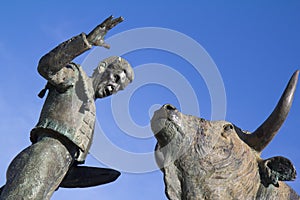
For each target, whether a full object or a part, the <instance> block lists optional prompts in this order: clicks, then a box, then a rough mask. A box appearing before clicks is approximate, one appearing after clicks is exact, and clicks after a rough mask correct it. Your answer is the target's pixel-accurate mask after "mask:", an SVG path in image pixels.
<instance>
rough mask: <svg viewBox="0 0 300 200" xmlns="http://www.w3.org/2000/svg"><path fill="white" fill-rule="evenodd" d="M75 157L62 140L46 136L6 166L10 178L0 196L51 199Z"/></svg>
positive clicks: (12, 199)
mask: <svg viewBox="0 0 300 200" xmlns="http://www.w3.org/2000/svg"><path fill="white" fill-rule="evenodd" d="M73 159H74V158H73V157H72V155H71V153H70V152H69V151H68V149H67V148H66V147H65V146H64V145H63V144H62V143H61V142H60V141H59V140H57V139H54V138H51V137H43V138H42V139H41V140H40V141H38V142H37V143H35V144H33V145H31V146H29V147H28V148H26V149H25V150H23V151H22V152H21V153H20V154H18V155H17V156H16V157H15V158H14V160H13V161H12V163H11V164H10V166H9V168H8V170H7V181H6V185H5V187H4V188H3V191H2V194H1V197H0V199H1V200H21V199H22V200H27V199H35V200H45V199H50V197H51V196H52V194H53V192H54V191H55V189H57V188H58V186H59V184H60V183H61V181H62V180H63V178H64V176H65V174H66V173H67V171H68V169H69V168H70V166H71V165H72V163H73Z"/></svg>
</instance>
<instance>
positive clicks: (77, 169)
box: [0, 16, 134, 200]
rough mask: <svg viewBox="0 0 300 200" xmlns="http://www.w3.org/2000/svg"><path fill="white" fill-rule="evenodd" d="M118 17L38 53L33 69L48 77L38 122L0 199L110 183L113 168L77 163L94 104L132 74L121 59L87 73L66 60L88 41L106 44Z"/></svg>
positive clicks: (11, 169) (87, 45)
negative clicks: (36, 67) (49, 49)
mask: <svg viewBox="0 0 300 200" xmlns="http://www.w3.org/2000/svg"><path fill="white" fill-rule="evenodd" d="M122 21H123V18H122V17H119V18H113V17H112V16H110V17H109V18H107V19H106V20H105V21H103V22H102V23H101V24H100V25H98V26H97V27H96V28H95V29H93V30H92V31H91V32H90V33H89V34H87V35H86V34H85V33H82V34H80V35H78V36H75V37H73V38H71V39H69V40H67V41H65V42H63V43H61V44H60V45H58V46H57V47H56V48H54V49H53V50H51V51H50V52H49V53H47V54H46V55H44V56H43V57H42V58H41V59H40V61H39V65H38V72H39V73H40V74H41V75H42V76H43V77H44V78H45V79H46V80H47V81H48V82H47V85H46V87H45V89H43V90H42V91H41V92H40V94H39V96H40V97H41V98H42V97H43V96H44V95H45V94H46V92H47V91H48V95H47V98H46V100H45V103H44V106H43V109H42V111H41V115H40V118H39V121H38V123H37V125H36V127H35V128H34V129H32V131H31V134H30V140H31V141H32V145H31V146H29V147H27V148H26V149H25V150H23V151H22V152H21V153H19V154H18V155H17V156H16V157H15V158H14V160H13V161H12V162H11V164H10V166H9V167H8V170H7V181H6V184H5V186H4V187H2V188H1V190H0V193H1V196H0V199H2V200H8V199H14V200H17V199H50V197H51V196H52V194H53V192H54V191H55V190H56V189H57V188H58V187H68V188H74V187H90V186H95V185H100V184H104V183H108V182H112V181H114V180H115V179H117V178H118V176H119V175H120V173H119V172H118V171H116V170H113V169H102V168H95V167H85V166H78V164H82V163H84V161H85V158H86V156H87V154H88V151H89V148H90V145H91V143H92V139H93V130H94V124H95V111H96V110H95V103H94V101H95V100H96V99H97V98H104V97H106V96H110V95H112V94H115V93H117V92H118V91H120V90H123V89H124V88H125V87H126V86H127V85H128V84H129V83H130V82H132V80H133V78H134V74H133V69H132V68H131V66H130V64H129V63H128V62H127V61H126V60H125V59H123V58H121V57H117V56H113V57H109V58H107V59H105V60H103V61H102V62H100V63H99V65H98V66H97V68H96V69H95V71H94V73H93V75H92V77H88V76H87V74H86V73H85V72H84V70H83V69H82V67H81V66H80V65H78V64H75V63H73V62H72V60H73V59H74V58H76V57H77V56H79V55H80V54H82V53H84V52H86V51H87V50H89V49H91V48H92V47H93V46H102V47H105V48H109V45H108V44H106V43H105V42H104V37H105V35H106V33H107V32H108V31H109V30H110V29H111V28H113V27H114V26H116V25H117V24H119V23H120V22H122Z"/></svg>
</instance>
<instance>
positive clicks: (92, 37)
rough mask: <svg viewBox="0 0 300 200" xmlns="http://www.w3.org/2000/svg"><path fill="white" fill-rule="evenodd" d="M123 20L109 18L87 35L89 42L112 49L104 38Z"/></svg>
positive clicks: (120, 18) (121, 18)
mask: <svg viewBox="0 0 300 200" xmlns="http://www.w3.org/2000/svg"><path fill="white" fill-rule="evenodd" d="M123 20H124V19H123V17H118V18H115V19H113V16H110V17H108V18H107V19H106V20H104V21H103V22H102V23H101V24H100V25H98V26H97V27H96V28H94V30H92V31H91V32H90V33H89V34H88V35H87V40H88V41H89V43H90V44H91V45H94V46H103V47H105V48H110V46H109V45H108V44H106V43H105V42H104V36H105V35H106V33H107V32H108V31H109V30H110V29H112V28H113V27H115V26H116V25H117V24H119V23H121V22H122V21H123Z"/></svg>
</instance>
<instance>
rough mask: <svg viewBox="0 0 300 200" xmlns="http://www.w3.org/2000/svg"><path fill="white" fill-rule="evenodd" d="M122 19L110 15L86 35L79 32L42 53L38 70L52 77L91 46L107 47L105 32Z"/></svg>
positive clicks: (47, 77)
mask: <svg viewBox="0 0 300 200" xmlns="http://www.w3.org/2000/svg"><path fill="white" fill-rule="evenodd" d="M122 21H123V18H122V17H119V18H115V19H114V18H113V17H112V16H110V17H108V18H107V19H106V20H104V21H103V22H102V23H101V24H100V25H98V26H97V27H96V28H94V29H93V30H92V31H91V32H90V33H89V34H88V35H86V34H85V33H81V34H80V35H78V36H75V37H73V38H71V39H69V40H67V41H65V42H63V43H61V44H60V45H58V46H57V47H56V48H54V49H53V50H51V51H50V52H49V53H47V54H46V55H44V56H43V57H42V58H41V59H40V61H39V64H38V72H39V73H40V74H41V75H42V76H43V77H44V78H45V79H47V80H50V81H51V79H52V77H53V76H54V75H55V74H56V73H57V72H58V71H59V70H61V69H62V68H63V67H65V66H66V65H67V64H68V63H70V62H71V61H72V60H73V59H74V58H76V57H77V56H79V55H80V54H82V53H84V52H85V51H87V50H89V49H90V48H92V46H103V47H105V48H109V45H108V44H106V43H105V42H104V37H105V35H106V33H107V32H108V31H109V30H110V29H112V28H113V27H114V26H116V25H117V24H119V23H120V22H122Z"/></svg>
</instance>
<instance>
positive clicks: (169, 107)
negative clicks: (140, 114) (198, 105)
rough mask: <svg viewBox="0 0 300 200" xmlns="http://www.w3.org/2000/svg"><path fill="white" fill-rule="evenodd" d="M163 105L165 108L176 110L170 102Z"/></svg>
mask: <svg viewBox="0 0 300 200" xmlns="http://www.w3.org/2000/svg"><path fill="white" fill-rule="evenodd" d="M163 107H164V108H165V109H167V110H176V107H175V106H173V105H171V104H165V105H164V106H163Z"/></svg>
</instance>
